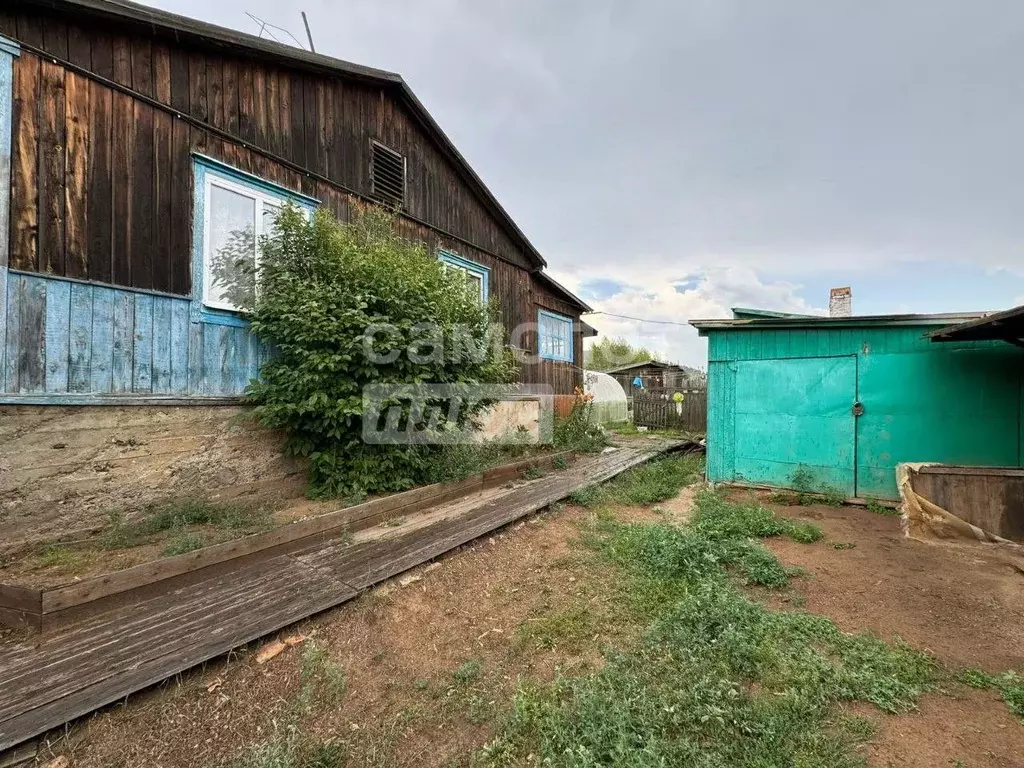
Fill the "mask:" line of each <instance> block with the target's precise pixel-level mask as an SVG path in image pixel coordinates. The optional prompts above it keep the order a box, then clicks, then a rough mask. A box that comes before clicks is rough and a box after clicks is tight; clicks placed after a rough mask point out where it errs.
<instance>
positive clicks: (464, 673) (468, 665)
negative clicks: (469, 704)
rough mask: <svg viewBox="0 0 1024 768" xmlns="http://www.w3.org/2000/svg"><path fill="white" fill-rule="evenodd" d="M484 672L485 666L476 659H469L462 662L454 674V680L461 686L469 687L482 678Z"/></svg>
mask: <svg viewBox="0 0 1024 768" xmlns="http://www.w3.org/2000/svg"><path fill="white" fill-rule="evenodd" d="M483 671H484V665H483V664H481V663H480V662H479V661H477V660H476V659H469V660H467V661H464V662H462V664H460V665H459V666H458V668H457V669H456V670H455V671H454V672H452V680H454V681H455V682H456V683H459V684H460V685H468V684H469V683H472V682H473V681H474V680H476V679H477V678H478V677H480V674H481V673H482V672H483Z"/></svg>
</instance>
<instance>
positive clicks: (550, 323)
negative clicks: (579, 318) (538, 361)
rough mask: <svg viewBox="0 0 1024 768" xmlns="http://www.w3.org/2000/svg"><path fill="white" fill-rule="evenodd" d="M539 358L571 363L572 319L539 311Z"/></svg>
mask: <svg viewBox="0 0 1024 768" xmlns="http://www.w3.org/2000/svg"><path fill="white" fill-rule="evenodd" d="M537 335H538V337H539V340H540V345H539V346H540V350H539V353H540V356H541V357H542V358H544V359H547V360H563V361H565V362H570V363H571V362H572V359H573V354H572V319H571V318H568V317H564V316H563V315H556V314H554V313H551V312H544V311H540V312H539V313H538V318H537Z"/></svg>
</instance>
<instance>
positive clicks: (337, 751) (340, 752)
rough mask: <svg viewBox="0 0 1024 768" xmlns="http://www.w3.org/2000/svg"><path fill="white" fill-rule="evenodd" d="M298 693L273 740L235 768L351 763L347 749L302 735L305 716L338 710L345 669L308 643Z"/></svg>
mask: <svg viewBox="0 0 1024 768" xmlns="http://www.w3.org/2000/svg"><path fill="white" fill-rule="evenodd" d="M299 683H300V685H299V693H298V695H297V696H296V697H295V698H294V699H293V700H291V702H290V703H289V706H288V709H287V712H286V714H285V716H284V717H283V718H282V719H281V720H280V721H275V725H274V731H273V734H272V735H271V737H270V738H269V739H268V740H267V741H264V742H262V743H259V744H257V745H256V746H254V747H252V748H251V749H249V750H247V751H246V753H245V754H244V755H242V756H241V757H239V758H238V759H237V760H235V761H233V762H232V763H231V764H230V765H231V766H232V768H342V766H344V765H346V764H347V761H348V750H347V748H346V746H345V745H344V744H342V743H339V742H337V741H333V740H328V741H319V740H315V739H312V738H310V737H309V736H307V735H306V734H304V733H303V731H302V728H301V727H300V721H301V718H302V717H303V716H306V715H310V714H312V713H313V712H315V711H317V710H321V709H324V708H328V707H337V706H338V705H339V704H340V703H341V699H342V698H343V697H344V695H345V692H346V691H347V689H348V676H347V675H346V673H345V669H344V667H342V666H341V665H340V664H338V663H337V662H336V661H334V660H333V659H331V657H330V653H329V652H328V650H327V649H326V648H324V647H323V646H322V645H320V644H319V643H317V642H316V641H313V640H309V641H307V642H306V644H305V645H304V646H303V648H302V659H301V661H300V665H299Z"/></svg>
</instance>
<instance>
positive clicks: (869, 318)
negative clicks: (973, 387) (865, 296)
mask: <svg viewBox="0 0 1024 768" xmlns="http://www.w3.org/2000/svg"><path fill="white" fill-rule="evenodd" d="M985 315H986V313H985V312H945V313H937V314H929V315H853V316H850V317H808V318H793V317H761V318H756V319H749V320H745V319H732V320H730V319H710V320H690V325H692V326H693V327H694V328H696V329H697V330H698V331H700V334H701V335H702V336H703V335H705V333H706V332H707V331H740V330H750V329H758V328H820V327H822V326H827V327H840V328H841V327H844V326H845V327H858V326H868V325H883V326H884V325H891V326H908V325H910V326H913V325H945V326H948V325H951V324H952V322H956V321H961V322H964V321H968V320H977V319H979V318H982V317H985Z"/></svg>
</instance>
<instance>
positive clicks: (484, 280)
mask: <svg viewBox="0 0 1024 768" xmlns="http://www.w3.org/2000/svg"><path fill="white" fill-rule="evenodd" d="M437 260H438V261H440V262H441V267H442V268H443V269H445V270H448V269H455V270H458V271H459V272H462V273H464V274H465V275H472V276H473V277H476V278H477V279H479V280H480V303H481V304H486V303H487V299H488V297H489V296H490V291H491V287H490V282H491V270H490V269H489V268H488V267H485V266H484V265H483V264H477V263H476V262H475V261H470V260H469V259H465V258H463V257H462V256H459V255H458V254H455V253H452V252H451V251H441V252H440V253H438V255H437ZM467 282H468V281H467Z"/></svg>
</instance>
